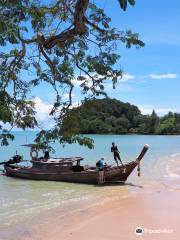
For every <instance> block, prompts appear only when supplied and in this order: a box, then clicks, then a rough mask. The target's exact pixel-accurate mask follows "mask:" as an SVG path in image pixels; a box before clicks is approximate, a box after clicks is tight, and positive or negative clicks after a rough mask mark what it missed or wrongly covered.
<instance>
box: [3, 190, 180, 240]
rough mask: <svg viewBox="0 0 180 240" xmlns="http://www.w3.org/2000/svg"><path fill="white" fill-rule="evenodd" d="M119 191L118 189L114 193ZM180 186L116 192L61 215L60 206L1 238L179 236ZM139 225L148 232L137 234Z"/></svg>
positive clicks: (69, 239)
mask: <svg viewBox="0 0 180 240" xmlns="http://www.w3.org/2000/svg"><path fill="white" fill-rule="evenodd" d="M116 193H117V192H116V191H115V192H114V194H116ZM178 219H180V188H170V189H168V190H163V191H161V190H158V189H156V190H154V191H152V192H149V193H145V192H144V190H142V191H141V190H138V192H136V193H133V194H129V195H127V196H126V197H124V198H122V197H121V195H120V194H119V195H118V194H116V195H112V198H111V199H108V201H104V199H103V198H102V200H101V201H100V202H98V204H97V205H96V204H95V205H94V206H93V207H90V208H88V207H87V206H84V207H82V209H81V210H78V211H74V212H73V213H71V214H68V215H65V216H63V217H62V216H60V215H59V214H58V209H56V210H55V211H50V212H47V213H45V214H44V215H41V216H39V218H36V219H32V220H31V221H29V222H26V223H21V224H19V225H17V226H14V227H13V228H11V229H9V231H8V229H4V231H1V237H0V240H11V239H13V240H14V239H18V240H60V239H63V240H81V239H83V240H85V239H86V240H110V239H112V240H119V239H124V240H133V239H143V240H144V239H145V240H146V239H147V240H148V239H151V240H166V239H167V240H178V239H179V238H180V227H179V221H178ZM136 227H141V228H142V229H143V230H144V233H143V234H142V235H141V236H138V235H136V234H135V229H136Z"/></svg>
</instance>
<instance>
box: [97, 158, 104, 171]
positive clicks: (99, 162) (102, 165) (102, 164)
mask: <svg viewBox="0 0 180 240" xmlns="http://www.w3.org/2000/svg"><path fill="white" fill-rule="evenodd" d="M98 167H99V168H100V169H103V168H104V160H102V159H100V160H99V161H98Z"/></svg>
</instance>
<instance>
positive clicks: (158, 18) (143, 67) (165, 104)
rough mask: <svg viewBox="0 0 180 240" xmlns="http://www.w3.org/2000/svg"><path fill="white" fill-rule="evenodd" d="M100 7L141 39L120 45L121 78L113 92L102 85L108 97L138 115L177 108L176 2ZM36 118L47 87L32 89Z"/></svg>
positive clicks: (43, 111)
mask: <svg viewBox="0 0 180 240" xmlns="http://www.w3.org/2000/svg"><path fill="white" fill-rule="evenodd" d="M96 2H99V3H100V5H101V6H102V7H103V8H104V10H105V11H106V13H107V14H108V15H109V16H110V17H111V18H112V25H113V26H114V27H116V28H118V29H120V30H128V29H131V30H132V31H134V32H137V33H139V35H140V39H141V40H143V41H144V42H145V44H146V45H145V47H144V48H141V49H136V48H131V49H126V48H125V47H124V46H123V45H120V46H119V48H118V52H119V54H120V55H121V59H120V62H119V64H120V66H121V68H122V69H123V71H124V76H123V79H122V80H121V81H119V83H118V85H117V87H116V89H115V90H113V89H112V86H111V85H108V86H107V87H106V90H107V93H108V95H109V96H110V97H112V98H116V99H119V100H121V101H124V102H129V103H131V104H135V105H137V106H138V107H139V108H140V110H141V111H142V113H144V114H150V113H151V112H152V110H153V109H155V111H156V112H157V113H158V114H159V115H164V114H166V113H167V112H169V111H173V112H180V94H179V93H180V67H179V64H180V24H179V22H180V1H179V0H173V1H172V2H170V1H164V0H158V1H157V0H151V1H148V0H137V1H136V5H135V6H134V7H131V6H129V7H128V9H127V11H126V12H123V11H122V10H121V9H120V7H119V5H118V1H117V0H101V1H98V0H96ZM33 95H34V96H35V101H36V103H37V104H36V107H37V111H38V117H39V118H40V120H41V121H44V120H45V119H47V118H48V117H47V116H48V111H49V109H50V108H51V104H52V99H53V96H52V93H51V92H49V91H48V90H47V88H46V86H45V85H44V86H41V88H36V89H35V90H34V91H33ZM80 99H81V95H80V91H79V90H78V86H77V89H75V91H74V95H73V100H74V104H77V103H80Z"/></svg>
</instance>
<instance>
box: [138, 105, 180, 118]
mask: <svg viewBox="0 0 180 240" xmlns="http://www.w3.org/2000/svg"><path fill="white" fill-rule="evenodd" d="M138 108H139V109H140V111H141V112H142V113H143V114H151V113H152V111H153V110H155V112H156V113H157V114H158V115H159V116H163V115H165V114H167V113H168V112H180V109H177V108H170V107H169V108H163V107H162V108H161V107H154V106H152V105H138Z"/></svg>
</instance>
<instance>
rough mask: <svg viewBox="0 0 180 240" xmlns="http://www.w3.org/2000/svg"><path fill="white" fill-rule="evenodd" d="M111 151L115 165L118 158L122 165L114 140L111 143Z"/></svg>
mask: <svg viewBox="0 0 180 240" xmlns="http://www.w3.org/2000/svg"><path fill="white" fill-rule="evenodd" d="M111 152H113V154H114V160H115V162H116V163H117V165H119V164H118V160H119V161H120V163H121V165H123V163H122V161H121V158H120V155H119V153H120V152H119V150H118V147H117V146H116V145H115V143H114V142H113V143H112V147H111Z"/></svg>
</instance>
